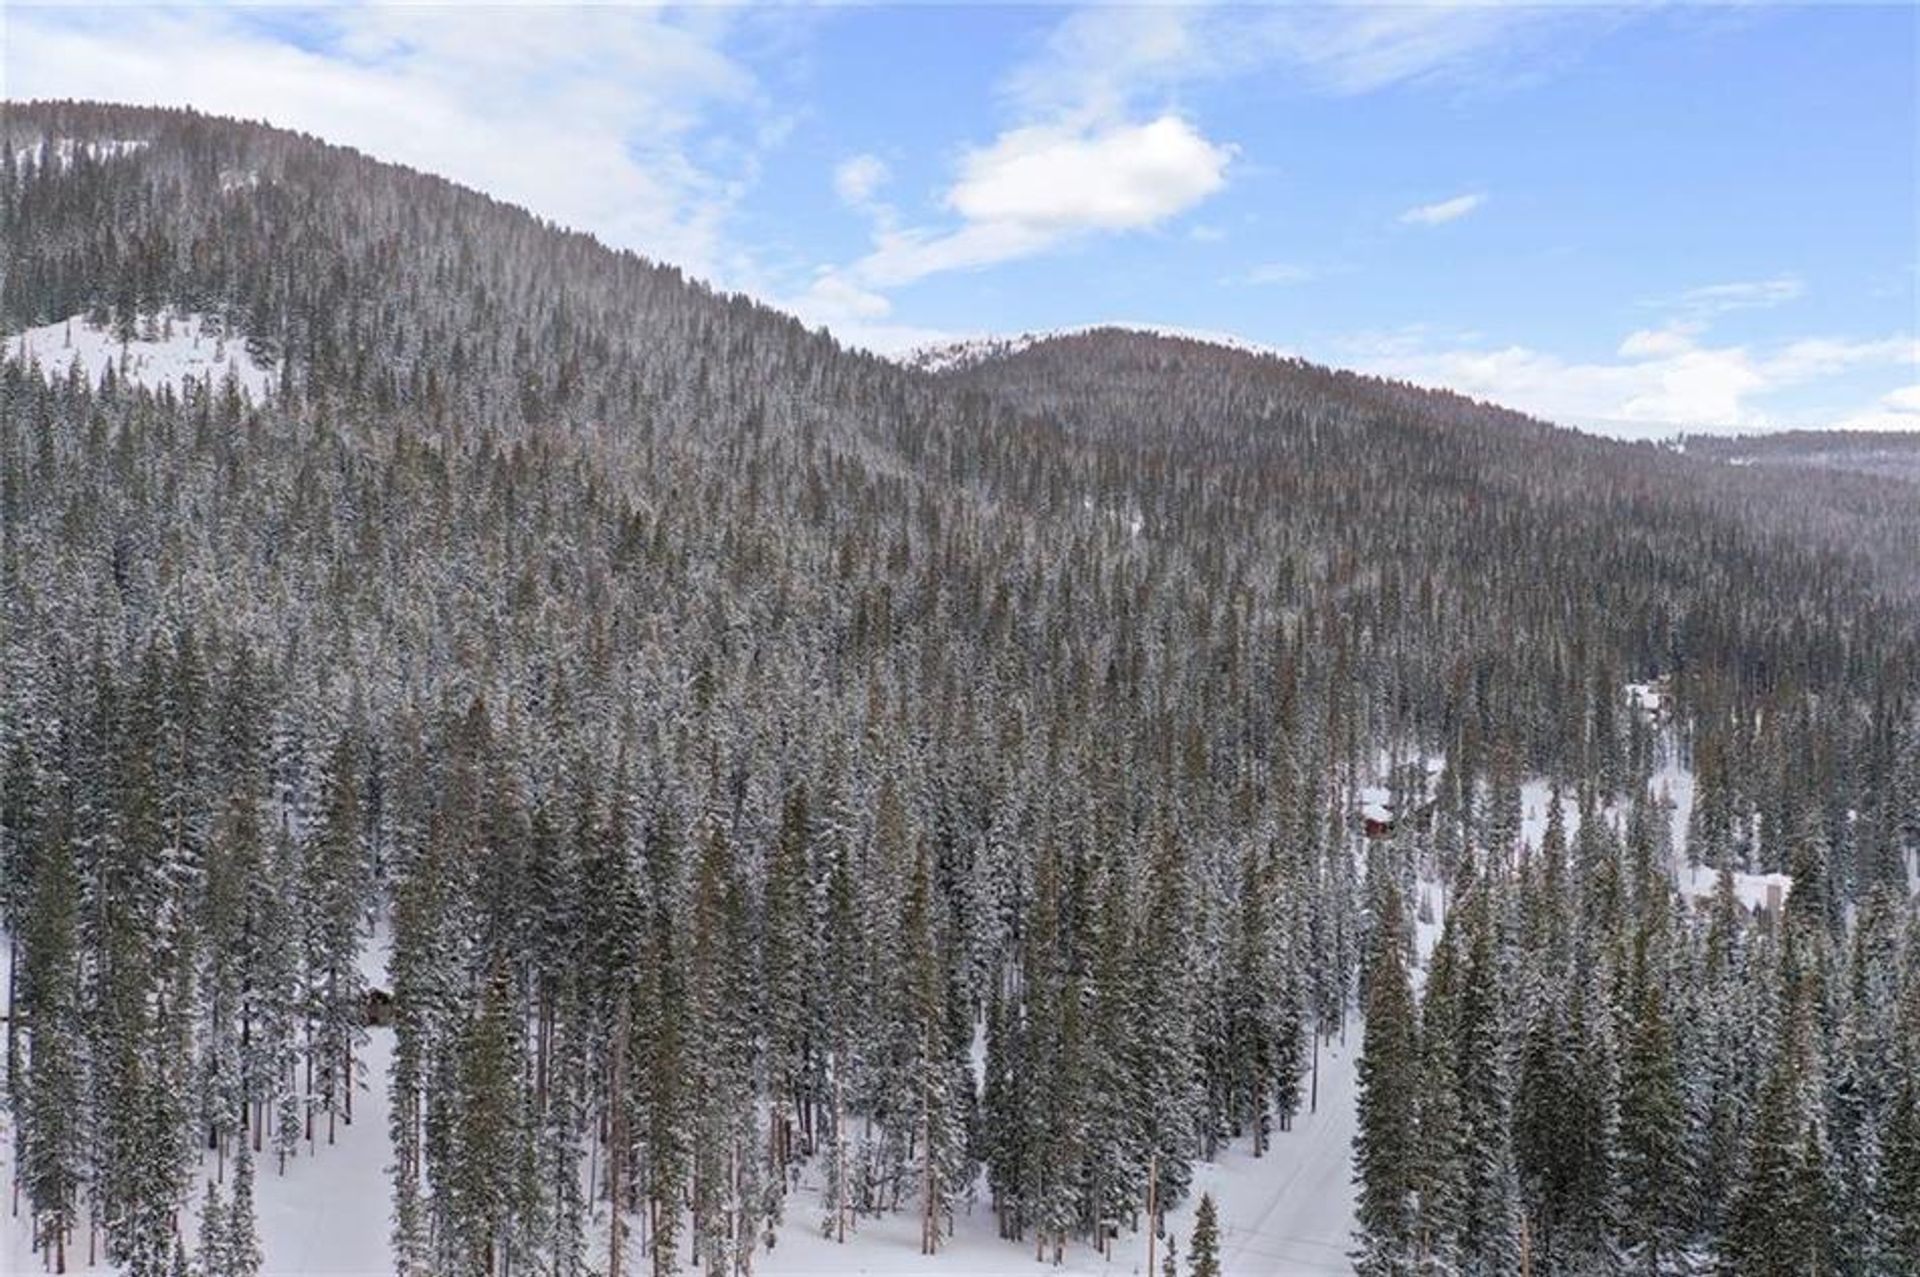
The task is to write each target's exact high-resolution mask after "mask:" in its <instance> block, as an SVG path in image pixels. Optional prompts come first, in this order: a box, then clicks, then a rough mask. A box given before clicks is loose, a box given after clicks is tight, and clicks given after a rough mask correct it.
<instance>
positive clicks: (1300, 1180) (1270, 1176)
mask: <svg viewBox="0 0 1920 1277" xmlns="http://www.w3.org/2000/svg"><path fill="white" fill-rule="evenodd" d="M1359 1049H1360V1039H1359V1029H1358V1026H1357V1025H1355V1026H1353V1027H1352V1028H1351V1029H1350V1031H1349V1036H1348V1039H1347V1042H1346V1044H1345V1045H1342V1044H1341V1042H1340V1040H1339V1038H1337V1037H1336V1038H1334V1039H1333V1040H1332V1041H1331V1042H1330V1043H1327V1044H1324V1045H1323V1046H1322V1047H1321V1050H1320V1084H1319V1092H1320V1102H1319V1108H1318V1111H1317V1112H1314V1113H1302V1114H1300V1116H1299V1117H1298V1118H1297V1119H1295V1121H1294V1126H1293V1129H1292V1130H1290V1131H1276V1132H1275V1133H1274V1136H1273V1143H1272V1145H1271V1146H1270V1147H1269V1148H1268V1150H1267V1153H1266V1155H1265V1156H1264V1157H1258V1158H1256V1157H1254V1156H1253V1155H1252V1154H1251V1152H1250V1151H1249V1145H1248V1144H1247V1142H1245V1141H1242V1142H1240V1143H1237V1144H1235V1145H1234V1146H1232V1147H1231V1148H1228V1149H1226V1150H1225V1151H1224V1152H1222V1154H1221V1156H1220V1159H1219V1160H1218V1161H1215V1162H1203V1163H1200V1164H1197V1165H1196V1166H1195V1167H1194V1178H1193V1192H1192V1194H1191V1195H1190V1196H1189V1198H1188V1199H1187V1201H1186V1202H1184V1203H1183V1204H1182V1205H1181V1206H1180V1207H1179V1208H1178V1209H1176V1210H1172V1211H1169V1212H1168V1213H1167V1228H1168V1230H1169V1231H1170V1232H1171V1233H1172V1234H1173V1236H1174V1240H1175V1243H1176V1245H1177V1247H1178V1249H1179V1253H1180V1254H1181V1256H1183V1257H1184V1256H1185V1255H1186V1253H1187V1244H1188V1239H1189V1238H1190V1237H1191V1235H1192V1231H1193V1211H1194V1208H1195V1206H1196V1205H1197V1204H1198V1202H1199V1200H1200V1194H1201V1193H1202V1192H1208V1193H1212V1194H1213V1198H1214V1203H1215V1205H1216V1206H1217V1207H1218V1208H1219V1216H1220V1239H1221V1242H1220V1250H1221V1261H1222V1267H1223V1269H1224V1270H1225V1271H1226V1272H1229V1273H1233V1274H1237V1275H1239V1277H1252V1275H1253V1274H1272V1275H1274V1277H1280V1275H1281V1274H1287V1275H1288V1277H1293V1275H1296V1274H1297V1275H1298V1277H1319V1275H1320V1274H1332V1273H1347V1272H1351V1271H1352V1265H1351V1264H1349V1263H1348V1262H1347V1258H1346V1255H1347V1251H1348V1249H1349V1248H1350V1247H1351V1246H1352V1244H1353V1241H1352V1236H1351V1234H1352V1232H1353V1185H1352V1182H1351V1176H1352V1171H1351V1169H1350V1166H1351V1150H1352V1145H1353V1132H1354V1122H1355V1116H1354V1087H1355V1080H1354V1078H1355V1075H1354V1061H1355V1058H1356V1056H1357V1054H1358V1052H1359ZM824 1213H825V1212H824V1211H823V1209H822V1205H821V1198H820V1194H819V1190H818V1188H817V1187H814V1186H811V1185H805V1184H803V1186H802V1188H801V1189H800V1191H799V1192H797V1193H795V1194H794V1195H793V1197H792V1198H791V1199H790V1201H789V1202H788V1206H787V1223H786V1224H785V1226H783V1227H782V1228H781V1230H780V1232H779V1236H778V1241H777V1242H776V1244H775V1246H774V1248H773V1250H772V1251H770V1252H769V1251H762V1252H761V1253H760V1255H759V1256H758V1258H757V1259H756V1260H755V1261H754V1270H755V1271H756V1272H758V1273H763V1274H767V1275H768V1277H784V1275H787V1274H795V1275H804V1277H815V1275H817V1274H824V1273H847V1274H876V1275H877V1274H892V1273H926V1274H929V1275H930V1277H931V1275H943V1277H1030V1275H1031V1274H1033V1273H1035V1272H1058V1273H1068V1274H1084V1275H1089V1277H1090V1275H1092V1274H1104V1275H1105V1277H1130V1275H1132V1274H1141V1275H1142V1277H1144V1275H1145V1274H1146V1273H1147V1267H1146V1264H1147V1235H1146V1233H1145V1231H1141V1232H1138V1233H1129V1232H1124V1231H1123V1232H1122V1233H1121V1235H1120V1237H1119V1239H1118V1240H1117V1241H1116V1242H1115V1243H1114V1247H1113V1255H1112V1258H1111V1259H1109V1258H1108V1257H1107V1256H1104V1255H1102V1254H1101V1253H1100V1252H1099V1251H1097V1250H1095V1249H1094V1248H1093V1247H1092V1246H1091V1245H1089V1244H1087V1243H1085V1242H1074V1243H1071V1244H1070V1245H1069V1246H1068V1247H1067V1251H1066V1255H1065V1258H1064V1262H1063V1263H1062V1264H1061V1265H1060V1266H1059V1267H1058V1268H1055V1267H1053V1266H1052V1265H1051V1264H1047V1265H1045V1266H1039V1265H1036V1264H1035V1262H1034V1251H1033V1244H1032V1242H1031V1241H1028V1242H1026V1243H1019V1242H1009V1241H1003V1240H1002V1239H1001V1238H1000V1235H999V1233H998V1231H997V1230H996V1228H995V1225H994V1217H993V1213H992V1211H991V1210H990V1209H989V1208H988V1206H987V1205H986V1200H985V1191H984V1188H983V1189H982V1193H981V1201H980V1203H979V1204H978V1205H976V1206H975V1207H974V1209H973V1211H972V1213H970V1214H960V1215H959V1216H958V1217H957V1218H956V1219H955V1221H954V1231H953V1236H951V1237H949V1238H948V1239H947V1241H946V1244H945V1246H944V1247H943V1248H942V1250H941V1252H940V1253H939V1254H938V1255H922V1254H921V1253H920V1217H919V1215H918V1214H916V1213H915V1212H914V1211H912V1210H905V1211H901V1212H898V1213H896V1214H893V1215H888V1216H884V1217H882V1218H880V1219H862V1220H861V1221H860V1226H859V1234H858V1238H857V1240H856V1238H855V1237H854V1236H853V1235H851V1234H849V1236H848V1239H847V1242H846V1244H845V1245H842V1244H840V1243H838V1242H835V1241H830V1240H828V1239H827V1238H825V1237H823V1236H821V1233H820V1228H819V1223H820V1220H821V1218H822V1216H823V1214H824ZM1158 1254H1159V1255H1161V1256H1164V1255H1165V1254H1166V1246H1165V1244H1164V1243H1160V1244H1159V1246H1158ZM1158 1264H1159V1260H1158V1259H1156V1260H1155V1266H1156V1269H1157V1267H1158ZM1184 1268H1185V1264H1184V1262H1183V1263H1182V1269H1183V1271H1184Z"/></svg>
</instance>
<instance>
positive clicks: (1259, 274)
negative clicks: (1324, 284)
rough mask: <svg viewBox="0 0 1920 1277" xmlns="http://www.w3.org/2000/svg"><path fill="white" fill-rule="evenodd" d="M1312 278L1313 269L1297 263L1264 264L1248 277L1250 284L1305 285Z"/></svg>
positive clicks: (1255, 268) (1249, 273)
mask: <svg viewBox="0 0 1920 1277" xmlns="http://www.w3.org/2000/svg"><path fill="white" fill-rule="evenodd" d="M1312 278H1313V268H1312V267H1310V266H1301V265H1299V264H1298V263H1295V262H1262V263H1261V264H1260V265H1258V266H1255V267H1254V268H1253V269H1252V270H1250V271H1248V272H1247V275H1246V280H1247V283H1249V284H1304V283H1306V282H1307V281H1308V280H1310V279H1312Z"/></svg>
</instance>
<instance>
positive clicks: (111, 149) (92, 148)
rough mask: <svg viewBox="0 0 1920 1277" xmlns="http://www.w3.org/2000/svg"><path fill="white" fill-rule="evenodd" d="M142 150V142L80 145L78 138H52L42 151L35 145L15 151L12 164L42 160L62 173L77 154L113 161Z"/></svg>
mask: <svg viewBox="0 0 1920 1277" xmlns="http://www.w3.org/2000/svg"><path fill="white" fill-rule="evenodd" d="M146 149H147V142H146V139H144V138H99V139H90V140H88V141H85V142H83V141H81V140H79V139H78V138H71V137H56V138H49V139H48V140H47V144H46V148H45V149H44V150H42V149H41V147H40V146H38V145H34V146H17V147H15V148H14V150H13V162H14V163H15V164H25V163H26V162H27V161H28V160H42V159H44V160H45V162H47V163H49V164H52V165H53V166H54V167H56V168H62V169H65V168H71V167H73V157H74V156H76V155H80V154H85V155H86V156H87V157H88V158H89V159H95V160H115V159H119V158H120V157H121V156H124V155H132V154H135V153H136V152H139V151H144V150H146Z"/></svg>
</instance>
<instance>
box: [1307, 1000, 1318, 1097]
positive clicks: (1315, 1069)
mask: <svg viewBox="0 0 1920 1277" xmlns="http://www.w3.org/2000/svg"><path fill="white" fill-rule="evenodd" d="M1320 1032H1321V1025H1320V1017H1319V1015H1318V1014H1316V1015H1315V1016H1314V1017H1313V1087H1312V1089H1311V1090H1310V1091H1309V1092H1308V1099H1307V1112H1309V1113H1318V1112H1319V1111H1320Z"/></svg>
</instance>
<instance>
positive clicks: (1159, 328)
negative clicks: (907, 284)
mask: <svg viewBox="0 0 1920 1277" xmlns="http://www.w3.org/2000/svg"><path fill="white" fill-rule="evenodd" d="M1103 332H1115V333H1132V334H1138V335H1143V336H1148V337H1164V338H1166V339H1168V340H1170V341H1189V342H1198V343H1200V344H1202V345H1207V346H1218V347H1221V348H1222V349H1225V350H1235V351H1240V352H1242V353H1245V354H1249V355H1266V356H1272V357H1274V358H1277V359H1291V358H1294V357H1295V356H1294V354H1293V352H1292V351H1288V350H1282V349H1281V348H1279V347H1277V346H1267V345H1262V344H1261V343H1259V342H1254V341H1248V340H1247V339H1246V338H1244V337H1237V336H1235V335H1233V334H1232V333H1221V332H1212V331H1209V330H1206V329H1200V328H1182V327H1179V326H1177V325H1173V324H1153V323H1142V322H1137V321H1133V320H1106V321H1102V322H1100V323H1095V324H1078V325H1074V326H1072V327H1068V328H1049V329H1040V330H1037V331H1031V332H1023V333H1020V334H1018V335H1017V336H1007V335H1004V334H1001V335H995V334H987V335H982V336H978V337H964V338H960V339H958V340H956V341H946V342H936V343H934V344H932V345H927V346H916V347H914V348H913V349H911V350H908V351H905V352H903V353H902V354H900V355H898V356H896V357H895V362H897V363H899V364H901V365H903V366H905V367H908V368H914V369H918V370H919V371H921V372H932V373H941V372H957V371H959V370H961V369H965V368H972V367H975V366H976V365H979V364H983V363H987V362H989V361H991V360H996V359H1007V358H1011V357H1012V356H1014V355H1018V354H1021V353H1023V352H1025V351H1027V350H1030V349H1032V348H1033V347H1035V346H1038V345H1041V344H1043V343H1045V342H1049V341H1057V340H1060V339H1062V338H1068V337H1086V336H1090V335H1092V334H1096V333H1103Z"/></svg>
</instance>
